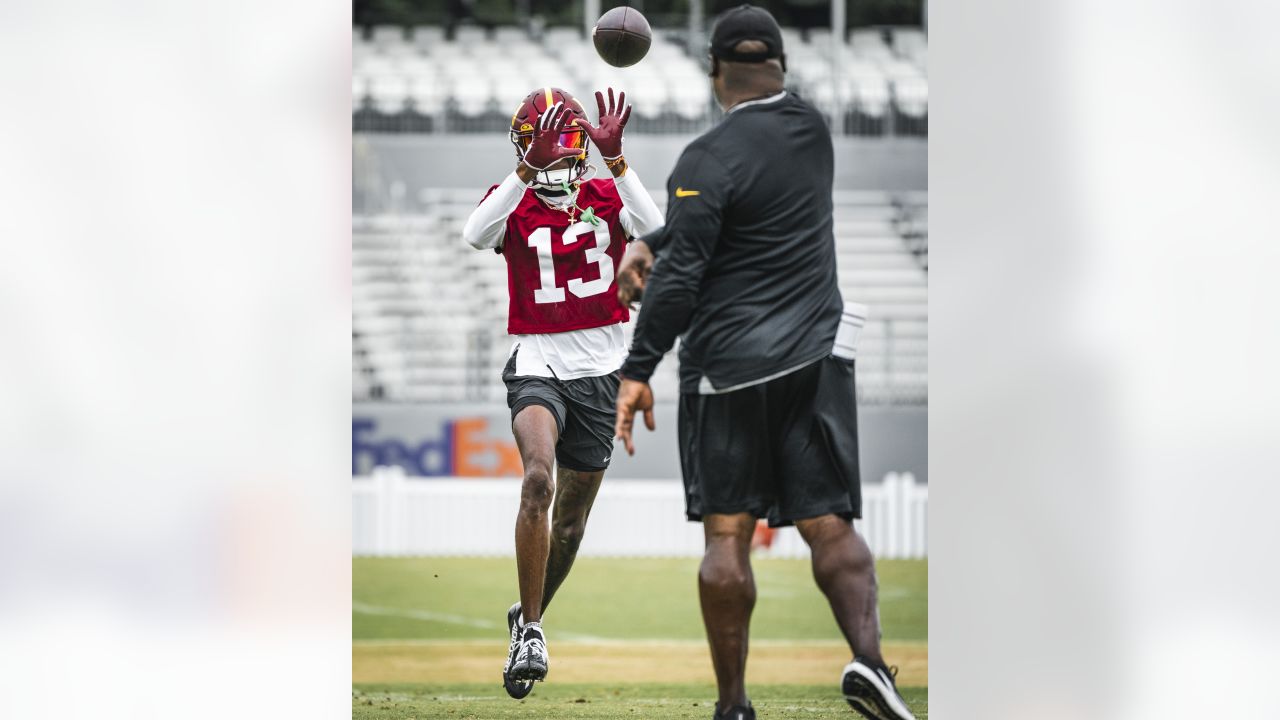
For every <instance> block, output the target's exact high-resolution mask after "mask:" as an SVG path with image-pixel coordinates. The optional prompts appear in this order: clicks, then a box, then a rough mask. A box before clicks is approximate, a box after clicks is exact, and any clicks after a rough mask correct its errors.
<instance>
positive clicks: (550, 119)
mask: <svg viewBox="0 0 1280 720" xmlns="http://www.w3.org/2000/svg"><path fill="white" fill-rule="evenodd" d="M570 117H571V113H570V112H569V110H568V108H566V107H565V106H564V103H562V102H558V103H556V104H555V105H552V106H551V107H549V108H547V110H546V112H544V113H542V116H541V117H539V118H538V127H537V128H535V129H534V131H533V139H532V140H531V141H529V149H528V150H526V151H525V152H524V164H525V165H528V166H529V167H531V168H533V169H534V170H546V169H547V168H549V167H551V166H552V165H555V164H556V163H558V162H560V161H561V160H563V159H565V158H570V157H577V156H578V155H581V154H582V150H579V149H576V148H567V147H565V146H563V145H561V144H560V133H562V132H564V126H565V125H566V124H567V123H568V122H569V118H570Z"/></svg>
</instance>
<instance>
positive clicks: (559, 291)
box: [529, 222, 613, 304]
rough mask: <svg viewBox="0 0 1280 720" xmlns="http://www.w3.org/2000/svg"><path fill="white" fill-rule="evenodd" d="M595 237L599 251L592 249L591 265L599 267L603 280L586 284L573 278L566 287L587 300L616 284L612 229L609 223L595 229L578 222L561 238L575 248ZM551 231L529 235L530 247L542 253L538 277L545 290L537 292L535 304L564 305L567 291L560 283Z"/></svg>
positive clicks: (535, 231)
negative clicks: (586, 237)
mask: <svg viewBox="0 0 1280 720" xmlns="http://www.w3.org/2000/svg"><path fill="white" fill-rule="evenodd" d="M587 233H593V234H594V235H595V239H596V244H595V247H590V246H588V247H587V248H586V251H587V262H589V263H595V264H596V265H598V266H599V269H600V277H598V278H596V279H595V280H583V279H582V278H571V279H570V280H569V282H568V283H567V284H566V287H568V288H569V292H571V293H573V294H574V295H575V296H576V297H580V298H585V297H591V296H592V295H599V294H600V293H602V292H604V291H606V290H608V289H609V286H610V285H612V284H613V258H611V257H609V253H608V250H609V227H608V225H606V224H605V223H600V224H599V225H591V224H590V223H585V222H578V223H574V224H572V225H570V226H569V227H568V229H566V230H565V231H564V234H563V235H561V236H560V242H562V243H563V244H565V245H572V244H573V243H574V242H575V241H577V239H578V236H580V235H585V234H587ZM551 242H552V238H551V228H548V227H540V228H538V229H537V230H534V231H533V233H531V234H530V235H529V247H531V248H533V249H534V250H536V251H537V253H538V275H539V277H540V279H541V282H542V287H541V288H538V289H537V290H534V291H533V301H534V302H535V303H538V304H543V303H558V302H564V299H565V294H564V290H565V289H564V288H563V287H560V286H559V285H558V284H557V283H556V265H555V259H554V255H553V254H552V252H551Z"/></svg>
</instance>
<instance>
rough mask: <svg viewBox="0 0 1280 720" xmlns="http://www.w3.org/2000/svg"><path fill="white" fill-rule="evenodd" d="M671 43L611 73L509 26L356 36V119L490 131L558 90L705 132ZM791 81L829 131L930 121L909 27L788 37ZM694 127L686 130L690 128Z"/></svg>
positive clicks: (575, 35) (701, 111)
mask: <svg viewBox="0 0 1280 720" xmlns="http://www.w3.org/2000/svg"><path fill="white" fill-rule="evenodd" d="M678 39H679V35H678V34H675V33H668V32H664V31H662V30H659V29H655V31H654V41H653V46H652V47H651V49H650V51H649V54H648V56H647V57H646V58H645V60H644V61H643V62H641V63H639V64H637V65H635V66H632V67H629V68H622V69H619V68H613V67H610V66H608V65H606V64H604V63H603V62H600V60H599V58H597V57H596V55H595V49H594V48H593V47H592V45H591V43H590V42H589V41H588V40H587V39H585V38H583V37H582V36H581V34H580V33H579V31H578V29H577V28H565V27H553V28H548V29H547V30H546V31H545V32H544V33H543V34H542V35H541V37H533V36H531V35H529V34H528V33H526V32H525V31H524V30H522V29H519V28H514V27H499V28H495V29H494V30H493V34H492V36H489V35H487V34H486V33H485V31H484V30H483V29H481V28H479V27H473V26H464V27H460V28H458V29H457V35H456V37H455V38H454V39H453V40H452V41H450V40H446V39H445V34H444V32H443V31H442V29H441V28H439V27H430V26H424V27H417V28H413V29H412V31H411V32H406V31H405V30H403V29H401V28H398V27H397V28H388V27H376V28H373V30H372V32H371V33H370V36H369V38H368V39H364V38H362V37H360V34H359V33H355V34H354V35H353V48H352V86H351V93H352V109H353V112H356V113H357V119H358V120H363V119H367V120H368V121H369V122H368V123H367V124H365V125H364V126H362V125H361V123H360V122H357V128H358V129H398V128H399V129H406V130H426V129H431V130H442V129H443V130H450V131H462V132H466V131H470V130H491V129H492V128H493V126H494V124H495V123H499V124H500V120H501V119H502V118H503V117H509V114H510V110H511V108H512V107H514V106H515V103H516V102H517V101H518V100H519V99H520V98H522V97H523V96H524V95H525V94H526V93H528V92H529V91H530V89H532V88H536V87H540V86H544V85H559V86H563V87H566V88H567V89H570V90H574V91H576V92H578V93H579V94H581V95H583V96H589V92H590V91H591V90H594V89H597V88H603V87H605V86H612V87H615V88H620V89H625V90H628V91H629V92H630V98H631V101H632V103H633V105H634V107H635V115H636V117H637V120H638V122H637V127H639V128H640V129H642V130H644V131H655V132H661V131H664V130H670V131H689V130H691V129H701V127H702V125H704V124H706V123H709V122H710V121H711V120H712V118H713V117H714V113H715V110H714V109H713V103H712V99H711V94H710V87H709V85H708V84H707V83H705V82H701V81H700V80H701V79H702V77H703V75H704V72H703V67H702V64H701V63H702V59H701V58H700V57H694V56H691V55H690V54H688V53H686V52H685V50H684V48H683V46H682V45H681V44H679V42H677V40H678ZM784 43H785V44H786V47H787V57H788V68H789V71H790V73H789V83H790V84H791V86H792V87H793V88H794V89H795V90H797V91H798V92H800V93H801V94H802V95H803V96H804V97H806V98H809V99H810V100H812V101H813V102H814V103H815V104H816V105H817V106H818V107H819V108H820V109H822V110H823V111H824V112H825V113H827V114H828V116H829V117H831V118H832V119H833V120H834V119H836V118H838V117H841V116H844V117H845V118H846V121H845V122H844V123H833V126H834V127H837V128H843V130H844V131H846V132H854V133H858V134H882V133H884V132H887V131H888V128H890V127H894V126H893V125H886V124H885V123H884V122H882V121H883V119H884V118H886V117H888V116H891V115H892V114H893V112H894V111H896V112H898V113H901V114H902V115H904V116H905V117H906V118H907V119H908V122H904V123H899V124H898V125H900V126H901V128H900V129H901V130H902V131H904V132H915V131H916V130H913V128H922V127H923V125H922V124H921V123H920V122H918V121H919V120H920V119H921V118H924V117H925V116H926V115H927V113H928V96H929V93H928V80H927V77H926V67H927V62H926V50H927V44H926V39H925V35H924V34H923V33H922V32H921V31H920V30H919V29H917V28H893V29H880V28H875V29H860V30H854V31H852V32H851V33H850V35H849V41H848V43H846V44H845V45H844V46H843V47H841V48H838V49H837V48H836V47H835V46H834V45H833V43H832V38H831V34H830V32H829V31H821V30H814V31H811V32H810V33H809V37H808V38H807V40H806V39H805V38H804V37H802V36H801V34H800V33H799V32H797V31H795V30H794V29H791V28H786V29H785V30H784ZM365 113H373V114H375V115H377V116H385V117H392V116H394V117H400V116H405V115H407V116H410V117H422V118H430V119H431V122H429V123H412V122H409V123H403V124H401V125H387V124H386V123H385V122H377V120H378V118H376V117H375V118H366V116H365ZM690 123H694V125H690Z"/></svg>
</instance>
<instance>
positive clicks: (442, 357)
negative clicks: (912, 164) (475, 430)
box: [352, 189, 928, 404]
mask: <svg viewBox="0 0 1280 720" xmlns="http://www.w3.org/2000/svg"><path fill="white" fill-rule="evenodd" d="M474 196H475V192H474V189H467V190H440V189H437V190H426V191H424V192H423V199H424V205H425V208H426V211H425V212H423V213H420V214H415V215H374V216H356V217H355V219H354V220H353V225H352V294H353V297H352V331H353V337H352V352H353V356H352V388H353V395H354V399H356V400H383V401H402V402H457V401H468V402H471V401H475V402H498V401H501V400H502V399H503V398H504V397H505V389H504V388H503V386H502V383H501V371H502V366H503V364H504V363H505V362H506V359H507V354H508V351H509V349H510V338H509V337H508V336H507V334H506V321H507V303H508V299H507V279H506V265H505V263H504V262H503V260H502V258H500V257H498V256H496V255H494V254H493V253H491V252H479V251H476V250H473V249H472V248H470V247H468V246H466V245H465V244H464V243H463V242H462V240H461V228H462V224H463V223H464V222H465V221H466V218H467V215H468V214H469V213H470V212H471V210H472V208H473V207H474V205H475V197H474ZM655 199H656V200H657V201H658V204H659V206H661V205H663V204H664V200H665V197H664V196H663V195H662V194H657V195H656V198H655ZM834 200H835V235H836V250H837V263H838V268H837V272H838V274H839V279H840V287H841V290H842V292H843V294H844V296H845V299H847V300H855V301H858V302H862V303H865V304H867V305H868V306H870V317H869V319H868V323H867V325H866V327H865V328H864V330H863V334H862V337H861V339H860V342H859V349H858V372H857V382H858V394H859V399H860V401H861V402H864V403H867V404H922V403H925V402H927V399H928V289H927V275H926V271H925V269H924V267H923V266H922V265H921V263H920V260H919V255H918V254H917V253H916V252H915V250H914V246H913V245H912V244H911V242H913V241H912V240H910V239H909V238H907V236H906V235H904V234H903V232H902V228H904V227H910V228H913V231H915V232H919V229H920V228H921V227H923V228H924V230H923V232H924V234H925V237H926V238H927V224H922V222H921V220H920V218H923V217H924V216H925V215H926V213H927V202H928V200H927V195H925V194H924V193H909V194H902V193H898V194H895V193H886V192H866V191H837V192H836V193H835V194H834ZM925 243H926V247H927V240H926V241H925ZM926 257H927V256H926ZM926 262H927V261H926ZM629 330H630V328H629V327H628V332H629ZM677 367H678V362H677V360H676V357H675V353H672V354H670V355H669V356H668V357H667V359H666V360H664V361H663V363H662V364H661V365H660V366H659V369H658V374H657V375H655V376H654V379H653V384H654V390H655V393H656V394H657V396H658V397H660V398H666V399H673V398H675V397H676V396H677V381H676V378H677Z"/></svg>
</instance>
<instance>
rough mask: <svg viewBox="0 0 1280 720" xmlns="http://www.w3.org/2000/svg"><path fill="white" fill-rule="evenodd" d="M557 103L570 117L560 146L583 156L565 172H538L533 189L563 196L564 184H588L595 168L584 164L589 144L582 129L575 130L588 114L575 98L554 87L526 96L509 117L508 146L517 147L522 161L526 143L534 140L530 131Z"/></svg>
mask: <svg viewBox="0 0 1280 720" xmlns="http://www.w3.org/2000/svg"><path fill="white" fill-rule="evenodd" d="M556 103H564V107H565V109H566V111H567V112H568V113H569V114H570V117H571V119H570V120H569V124H568V125H567V126H566V127H565V129H564V132H562V133H560V140H559V142H560V145H562V146H564V147H567V148H580V149H581V150H582V152H581V153H580V154H579V155H578V156H577V157H575V158H573V163H572V165H571V166H570V167H569V168H567V169H565V170H539V171H538V175H537V178H536V179H535V180H534V182H533V186H534V187H535V188H540V189H545V190H550V191H556V190H558V191H561V192H563V190H564V187H563V185H564V184H568V185H571V186H575V187H576V186H578V185H581V184H582V183H584V182H586V181H587V180H589V179H590V178H591V175H592V174H593V173H594V172H595V168H594V167H593V166H592V165H591V163H589V162H587V152H588V151H589V150H590V147H589V146H590V140H589V139H588V138H587V134H586V133H585V132H583V131H582V128H580V127H578V120H579V119H582V120H586V119H587V114H586V111H584V110H583V109H582V103H580V102H578V99H577V98H575V97H574V96H573V95H571V94H570V93H569V91H567V90H561V89H560V88H554V87H544V88H538V89H537V90H534V91H533V92H531V93H529V94H528V95H526V96H525V98H524V100H521V101H520V106H519V107H517V108H516V111H515V114H513V115H512V116H511V144H512V145H515V147H516V158H517V159H519V160H524V154H525V151H526V150H528V149H529V143H530V142H531V141H532V140H533V129H534V127H536V126H537V124H538V118H540V117H542V113H544V112H546V111H547V108H550V107H554V106H555V104H556Z"/></svg>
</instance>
